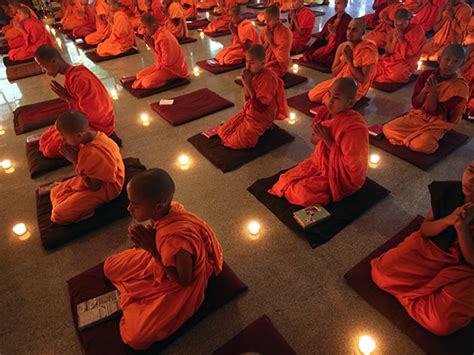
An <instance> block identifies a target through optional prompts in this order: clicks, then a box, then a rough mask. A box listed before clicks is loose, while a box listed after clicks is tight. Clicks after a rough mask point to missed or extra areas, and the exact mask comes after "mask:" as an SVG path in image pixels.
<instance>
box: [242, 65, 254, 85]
mask: <svg viewBox="0 0 474 355" xmlns="http://www.w3.org/2000/svg"><path fill="white" fill-rule="evenodd" d="M240 76H241V77H242V80H243V81H244V82H245V83H246V84H247V85H250V84H251V83H252V73H251V72H250V70H248V69H247V68H245V69H244V70H242V73H241V74H240Z"/></svg>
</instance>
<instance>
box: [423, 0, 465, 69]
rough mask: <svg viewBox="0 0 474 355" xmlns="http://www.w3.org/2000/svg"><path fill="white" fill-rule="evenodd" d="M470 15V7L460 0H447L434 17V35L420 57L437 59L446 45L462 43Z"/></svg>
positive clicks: (430, 59)
mask: <svg viewBox="0 0 474 355" xmlns="http://www.w3.org/2000/svg"><path fill="white" fill-rule="evenodd" d="M471 16H472V8H471V7H470V6H469V5H467V4H466V3H464V2H462V1H461V0H447V1H446V4H445V5H444V6H443V7H442V8H441V11H440V12H439V14H438V17H437V18H436V23H435V24H434V27H433V30H434V31H435V35H434V37H433V39H432V41H431V42H430V43H427V44H426V45H425V47H424V48H423V51H422V55H421V59H422V60H428V61H434V62H436V61H438V57H439V55H440V54H441V53H442V52H443V50H444V48H446V46H448V45H450V44H453V43H459V44H460V43H462V42H463V40H464V37H465V35H466V30H467V26H468V24H469V21H470V19H471Z"/></svg>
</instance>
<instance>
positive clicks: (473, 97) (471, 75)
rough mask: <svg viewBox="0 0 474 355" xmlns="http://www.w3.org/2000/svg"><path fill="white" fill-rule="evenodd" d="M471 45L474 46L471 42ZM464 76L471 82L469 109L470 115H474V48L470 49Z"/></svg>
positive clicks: (463, 72)
mask: <svg viewBox="0 0 474 355" xmlns="http://www.w3.org/2000/svg"><path fill="white" fill-rule="evenodd" d="M471 46H474V45H473V44H471ZM463 68H464V69H463V71H462V76H463V77H464V79H466V81H467V83H468V84H469V91H470V95H469V101H468V103H467V110H468V113H470V116H474V48H471V50H470V51H469V56H468V58H467V60H466V63H465V64H464V66H463Z"/></svg>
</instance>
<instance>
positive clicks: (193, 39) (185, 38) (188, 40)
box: [178, 37, 197, 44]
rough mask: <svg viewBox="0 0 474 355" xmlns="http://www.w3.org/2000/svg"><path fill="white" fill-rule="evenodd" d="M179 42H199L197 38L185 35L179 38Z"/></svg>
mask: <svg viewBox="0 0 474 355" xmlns="http://www.w3.org/2000/svg"><path fill="white" fill-rule="evenodd" d="M178 42H179V44H186V43H193V42H197V38H193V37H183V38H181V39H179V40H178Z"/></svg>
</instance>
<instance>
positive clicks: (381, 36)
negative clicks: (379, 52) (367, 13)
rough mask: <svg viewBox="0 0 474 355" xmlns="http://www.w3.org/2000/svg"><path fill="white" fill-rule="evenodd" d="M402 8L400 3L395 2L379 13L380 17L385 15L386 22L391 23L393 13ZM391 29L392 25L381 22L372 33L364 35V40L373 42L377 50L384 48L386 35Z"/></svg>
mask: <svg viewBox="0 0 474 355" xmlns="http://www.w3.org/2000/svg"><path fill="white" fill-rule="evenodd" d="M402 7H403V4H402V3H400V2H395V3H393V4H390V5H388V6H387V7H386V8H384V9H383V10H382V11H381V12H380V16H383V15H384V14H386V15H387V17H388V20H390V21H392V22H393V21H394V20H395V12H397V10H398V9H400V8H402ZM392 29H393V26H392V25H389V24H388V23H386V22H385V21H383V20H381V21H379V23H378V25H377V26H376V27H375V28H374V29H373V30H372V31H370V32H369V33H367V34H366V36H365V37H364V39H366V40H368V41H373V42H374V43H375V44H376V45H377V47H379V48H385V44H386V43H387V34H388V32H390V31H391V30H392Z"/></svg>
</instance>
